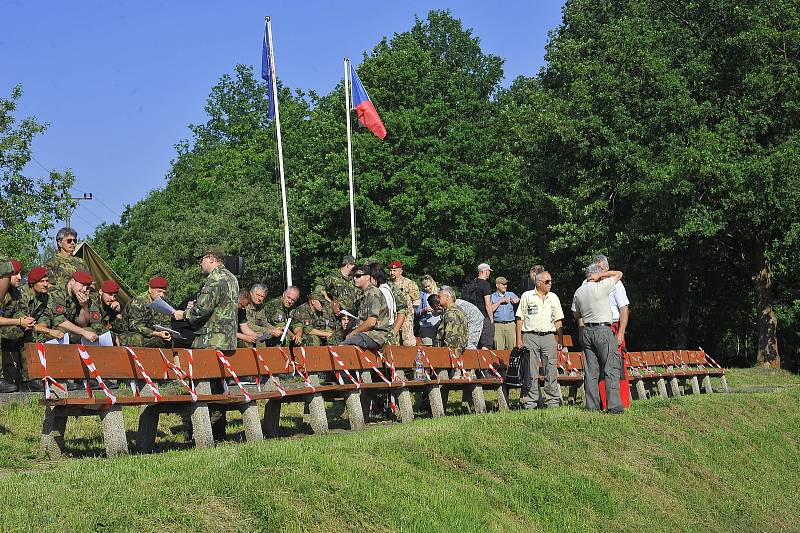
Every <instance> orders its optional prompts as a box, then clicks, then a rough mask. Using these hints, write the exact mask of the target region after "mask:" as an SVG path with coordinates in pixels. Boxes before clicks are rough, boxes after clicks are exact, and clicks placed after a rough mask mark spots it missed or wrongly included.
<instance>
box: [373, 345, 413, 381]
mask: <svg viewBox="0 0 800 533" xmlns="http://www.w3.org/2000/svg"><path fill="white" fill-rule="evenodd" d="M378 356H379V357H380V358H381V359H383V361H384V362H385V363H386V366H388V367H389V372H390V373H391V378H392V381H393V382H394V381H399V382H400V384H401V385H403V387H405V386H406V380H404V379H403V378H401V377H399V376H398V375H397V368H396V367H395V364H394V353H392V349H391V348H389V357H388V358H387V357H386V356H385V355H383V353H382V352H378Z"/></svg>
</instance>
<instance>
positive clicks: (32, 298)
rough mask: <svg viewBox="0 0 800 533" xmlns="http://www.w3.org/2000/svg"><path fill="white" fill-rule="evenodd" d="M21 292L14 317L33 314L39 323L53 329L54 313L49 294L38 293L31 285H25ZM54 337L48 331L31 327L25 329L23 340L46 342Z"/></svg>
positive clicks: (14, 310)
mask: <svg viewBox="0 0 800 533" xmlns="http://www.w3.org/2000/svg"><path fill="white" fill-rule="evenodd" d="M20 293H21V296H22V297H21V298H20V299H19V300H18V301H17V305H16V306H15V307H14V309H13V318H23V317H26V316H32V317H33V318H35V319H36V323H37V324H42V325H44V326H46V327H48V328H51V329H52V328H53V327H54V325H53V314H52V311H51V309H50V306H49V294H48V293H43V294H38V295H37V294H36V292H34V290H33V289H32V288H30V287H23V289H22V290H21V291H20ZM52 338H53V337H51V336H50V335H48V334H47V333H42V332H38V331H34V330H32V329H30V330H27V331H25V333H24V336H23V342H46V341H49V340H50V339H52Z"/></svg>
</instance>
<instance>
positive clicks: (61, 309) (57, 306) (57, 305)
mask: <svg viewBox="0 0 800 533" xmlns="http://www.w3.org/2000/svg"><path fill="white" fill-rule="evenodd" d="M64 311H65V309H64V306H63V305H61V304H56V313H63V312H64Z"/></svg>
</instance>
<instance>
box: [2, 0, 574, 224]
mask: <svg viewBox="0 0 800 533" xmlns="http://www.w3.org/2000/svg"><path fill="white" fill-rule="evenodd" d="M562 4H563V2H562V1H561V0H552V1H548V0H545V1H536V0H528V1H508V2H497V3H494V2H486V1H472V0H464V1H461V2H457V1H450V2H437V1H394V2H389V1H385V2H364V1H358V0H353V1H350V2H347V3H344V2H324V1H320V0H312V1H305V2H241V1H230V2H210V1H201V0H198V1H194V2H189V1H177V0H176V1H171V2H167V1H163V2H156V1H148V0H142V1H140V2H126V3H123V2H108V1H105V2H101V1H90V0H86V1H80V2H63V1H59V2H56V1H19V0H10V1H9V0H7V1H6V2H4V7H3V24H2V31H0V94H2V95H3V96H5V97H7V96H8V95H9V94H10V92H11V88H12V87H13V86H14V85H16V84H21V85H22V87H23V90H24V95H23V98H22V101H21V104H20V106H19V109H18V112H17V113H16V117H17V119H21V118H22V117H26V116H30V115H35V116H36V117H37V118H38V119H39V120H40V121H42V122H48V123H50V129H49V130H48V131H47V132H46V133H45V134H44V135H42V136H40V137H38V138H37V139H36V141H35V142H34V145H33V148H34V154H33V155H34V158H35V159H36V161H33V162H31V164H30V165H28V168H27V170H28V171H29V174H35V175H41V174H44V172H45V170H44V168H48V169H49V168H56V169H65V168H71V169H72V171H73V172H74V173H75V175H76V178H77V179H76V183H75V187H74V189H73V193H74V194H75V195H76V196H79V195H81V193H83V192H92V193H93V194H94V196H95V200H92V201H90V202H85V203H83V204H81V205H80V206H79V207H78V209H77V210H76V212H75V214H74V215H73V224H72V225H73V226H75V228H76V229H77V230H78V232H79V234H80V235H81V236H86V235H87V234H90V233H92V232H93V231H94V228H95V227H96V226H97V225H98V224H99V223H100V222H101V221H105V222H115V221H118V220H119V214H120V213H121V212H122V210H123V207H124V205H125V204H132V203H135V202H136V201H137V200H139V199H141V198H142V197H143V196H144V195H145V194H146V193H147V192H148V191H149V190H151V189H154V188H157V187H161V186H163V185H164V183H165V176H166V174H167V172H168V170H169V168H170V161H171V160H172V159H173V157H174V156H175V149H174V146H175V144H176V143H178V142H179V141H181V140H183V139H188V138H189V137H190V132H189V130H188V128H187V126H188V124H190V123H202V122H204V121H205V113H204V110H203V107H204V105H205V101H206V98H207V96H208V93H209V90H210V89H211V87H212V85H214V84H215V83H216V82H217V80H218V79H219V78H220V76H221V75H222V74H224V73H227V72H231V71H232V70H233V67H234V66H235V65H236V64H237V63H244V64H248V65H253V66H256V65H258V64H259V62H260V53H261V38H262V31H263V20H264V16H265V15H269V16H271V17H272V27H273V40H274V47H275V55H276V59H275V64H276V68H277V72H278V77H279V78H280V79H281V81H282V82H283V83H284V84H285V85H287V86H288V87H291V88H292V89H298V88H299V89H303V90H308V89H314V90H316V91H317V92H319V93H321V94H327V93H328V92H330V90H331V89H333V87H334V86H335V85H336V84H337V83H338V82H339V80H340V78H341V76H342V58H343V57H345V56H349V57H350V58H352V59H353V60H354V62H355V63H356V64H358V62H359V61H360V58H361V56H362V54H363V53H364V52H370V51H371V50H372V48H373V47H374V46H375V44H377V43H378V42H379V41H380V40H381V38H383V37H384V36H388V37H391V36H392V35H393V34H394V33H396V32H402V31H406V30H408V29H409V28H410V27H411V26H412V25H413V23H414V16H415V15H418V16H420V17H421V18H424V17H425V15H426V14H427V12H428V11H429V10H431V9H450V11H451V12H452V13H453V15H454V16H456V17H458V18H460V19H461V20H462V21H463V23H464V26H465V27H467V28H472V29H473V31H474V34H475V35H477V36H478V37H479V38H480V40H481V46H482V48H483V50H484V51H485V52H488V53H493V54H496V55H499V56H500V57H502V58H504V59H505V66H504V71H505V76H506V78H505V82H504V84H505V85H508V84H509V83H510V82H511V81H512V80H513V79H514V78H516V77H517V76H519V75H526V76H532V75H535V74H536V73H538V71H539V68H540V67H541V66H542V63H543V56H544V46H545V43H546V41H547V32H548V31H549V30H551V29H553V28H555V27H557V26H558V24H559V23H560V20H561V6H562ZM376 104H377V106H378V108H379V109H380V102H376ZM287 178H289V179H290V176H289V177H287Z"/></svg>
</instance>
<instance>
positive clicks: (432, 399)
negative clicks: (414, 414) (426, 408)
mask: <svg viewBox="0 0 800 533" xmlns="http://www.w3.org/2000/svg"><path fill="white" fill-rule="evenodd" d="M427 394H428V402H429V403H430V404H431V416H433V418H436V417H439V416H444V402H443V401H442V387H440V386H439V385H436V384H434V385H431V386H430V388H428V390H427Z"/></svg>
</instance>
